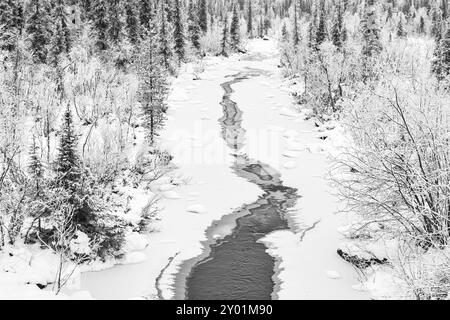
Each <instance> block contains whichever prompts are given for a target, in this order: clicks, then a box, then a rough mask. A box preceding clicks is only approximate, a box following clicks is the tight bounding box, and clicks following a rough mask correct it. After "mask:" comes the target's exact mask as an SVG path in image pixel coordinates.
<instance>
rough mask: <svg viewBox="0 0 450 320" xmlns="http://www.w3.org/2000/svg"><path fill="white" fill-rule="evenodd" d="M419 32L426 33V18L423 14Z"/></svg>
mask: <svg viewBox="0 0 450 320" xmlns="http://www.w3.org/2000/svg"><path fill="white" fill-rule="evenodd" d="M419 34H425V19H424V18H423V16H421V17H420V21H419Z"/></svg>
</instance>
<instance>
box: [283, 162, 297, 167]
mask: <svg viewBox="0 0 450 320" xmlns="http://www.w3.org/2000/svg"><path fill="white" fill-rule="evenodd" d="M296 167H297V163H296V162H295V161H288V162H286V163H285V164H284V165H283V168H285V169H294V168H296Z"/></svg>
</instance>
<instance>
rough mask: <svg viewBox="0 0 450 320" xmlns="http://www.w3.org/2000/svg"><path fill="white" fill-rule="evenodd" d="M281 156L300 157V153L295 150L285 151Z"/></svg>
mask: <svg viewBox="0 0 450 320" xmlns="http://www.w3.org/2000/svg"><path fill="white" fill-rule="evenodd" d="M283 156H284V157H286V158H298V157H300V153H298V152H296V151H285V152H284V153H283Z"/></svg>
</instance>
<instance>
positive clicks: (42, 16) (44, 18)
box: [26, 0, 51, 63]
mask: <svg viewBox="0 0 450 320" xmlns="http://www.w3.org/2000/svg"><path fill="white" fill-rule="evenodd" d="M49 9H50V8H49V7H48V4H47V2H46V1H43V0H30V3H29V13H28V20H27V28H26V31H27V33H28V36H29V39H30V48H31V50H32V52H33V56H34V59H35V61H36V62H39V63H45V62H46V61H47V55H48V46H49V44H50V38H51V34H50V17H49Z"/></svg>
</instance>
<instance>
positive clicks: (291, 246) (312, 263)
mask: <svg viewBox="0 0 450 320" xmlns="http://www.w3.org/2000/svg"><path fill="white" fill-rule="evenodd" d="M248 50H249V54H248V55H234V56H232V57H230V58H228V59H225V58H219V57H214V58H207V59H206V60H205V61H204V64H205V70H204V72H203V73H201V74H200V79H199V80H194V78H195V76H194V69H193V67H192V66H191V65H187V66H186V68H185V70H184V72H182V73H181V76H180V77H179V78H177V79H175V81H174V83H173V91H172V94H171V95H170V101H169V105H170V109H169V118H168V121H167V125H166V127H165V129H164V132H163V133H162V134H161V140H162V141H161V142H162V145H163V146H165V147H166V148H167V149H168V151H169V152H170V153H171V154H172V155H173V156H174V157H175V158H174V163H175V164H176V165H177V167H178V169H177V170H174V171H173V172H171V174H170V176H169V177H167V178H164V179H162V180H160V181H158V183H157V184H155V185H154V190H153V191H154V192H156V193H159V194H161V195H162V196H163V200H162V201H161V203H160V205H161V207H162V210H161V212H160V213H159V220H158V221H157V222H156V223H154V225H153V228H154V230H153V232H152V233H150V234H149V235H148V241H149V245H148V247H147V248H146V249H145V250H144V251H143V252H142V253H143V254H145V256H146V257H147V259H146V260H145V261H143V262H142V260H143V259H142V257H143V255H142V254H141V255H140V256H139V257H138V258H139V259H136V262H140V263H136V264H128V265H119V266H115V267H113V268H111V269H108V270H104V271H100V272H88V273H84V274H83V275H82V278H81V285H80V289H82V290H87V291H89V292H90V293H91V294H92V296H93V297H94V298H97V299H127V298H136V297H147V298H158V297H159V298H164V299H169V298H173V297H174V279H175V276H176V274H177V273H178V272H179V266H180V265H181V264H182V262H183V261H185V260H189V259H191V258H194V257H196V256H198V255H199V254H200V253H201V251H202V247H203V246H202V241H204V240H206V235H205V230H206V229H207V228H208V227H209V226H210V225H211V224H212V223H213V222H214V221H216V220H219V219H220V218H221V217H222V216H224V215H227V214H230V213H232V212H233V211H234V210H235V209H237V208H239V207H240V206H241V205H243V204H245V203H251V202H253V201H255V200H256V198H257V197H258V195H260V194H261V190H259V189H258V188H257V187H256V186H255V185H254V184H251V183H249V182H247V181H245V180H244V179H241V178H239V177H237V176H236V175H235V174H233V172H232V171H231V169H230V165H231V163H232V161H233V159H232V157H231V156H230V155H229V149H228V148H227V146H226V145H225V142H224V140H223V139H222V138H221V136H220V134H221V132H220V125H219V123H218V119H219V118H221V117H222V115H223V113H222V106H221V105H220V104H219V103H220V101H221V100H222V96H223V89H222V88H221V87H220V84H221V83H223V82H225V81H226V76H230V75H234V74H237V73H239V72H243V71H248V70H251V69H258V70H265V71H267V75H263V76H259V77H255V78H250V79H248V80H244V81H242V82H240V83H237V84H235V85H234V86H233V89H234V90H235V93H233V96H232V99H233V100H234V101H235V102H237V103H238V105H239V108H240V109H241V110H242V111H243V112H244V115H243V124H242V127H243V128H245V130H246V142H245V145H246V148H247V149H246V150H245V152H247V153H248V154H249V156H250V157H251V158H254V159H258V160H261V161H262V162H265V163H268V164H269V165H271V166H272V167H273V168H276V169H278V170H279V171H280V172H281V173H282V179H283V181H284V184H285V185H286V186H290V187H295V188H298V190H299V192H298V194H299V195H300V196H301V199H300V200H299V201H298V204H297V206H296V208H295V209H294V210H291V212H290V213H289V217H288V218H289V220H290V222H291V227H292V230H289V231H278V232H274V233H272V234H270V235H269V236H267V237H265V238H264V239H263V241H264V243H265V244H266V245H267V247H268V252H269V254H271V255H272V256H274V257H275V258H276V259H277V261H278V263H277V270H276V275H275V281H276V282H277V283H278V286H277V288H276V292H275V297H278V298H281V299H315V298H317V299H364V298H368V294H367V293H365V292H361V291H358V290H355V289H353V288H352V287H354V288H356V287H357V285H358V283H359V279H358V274H357V272H356V271H355V270H354V269H353V267H352V266H351V265H350V264H348V263H346V262H345V261H343V260H342V259H341V258H340V257H339V256H338V255H337V254H336V249H337V247H338V245H339V243H340V242H341V240H342V239H341V238H342V236H341V235H340V233H339V232H338V228H339V227H340V226H342V225H344V224H346V223H347V222H348V218H347V217H346V216H343V215H337V214H336V211H337V209H338V203H337V201H336V198H335V197H334V196H333V195H332V193H331V190H330V189H329V187H328V183H327V180H326V178H325V177H326V175H327V172H328V167H329V161H328V160H327V153H326V150H327V149H328V146H329V145H330V142H328V141H323V140H321V139H319V137H320V136H322V135H323V134H324V133H323V132H319V130H318V129H317V128H315V126H314V124H313V123H312V122H311V121H305V120H304V113H299V112H297V111H296V110H294V109H293V105H292V103H293V101H292V97H291V96H290V93H289V92H290V90H289V87H288V86H287V85H284V84H283V79H282V77H281V74H280V73H281V70H280V69H278V68H277V65H278V62H279V59H278V57H277V53H276V52H277V49H276V43H275V42H274V41H263V40H253V41H251V42H250V43H249V45H248ZM249 57H250V58H249ZM131 262H132V261H131Z"/></svg>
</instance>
